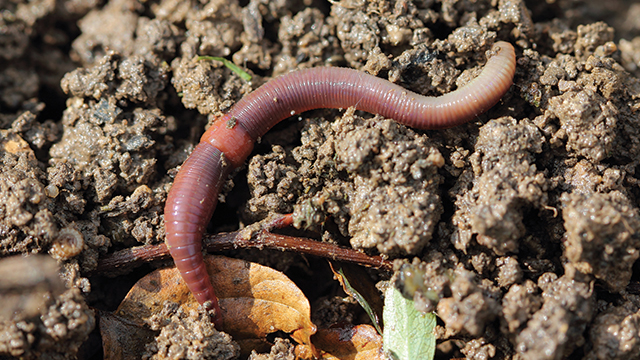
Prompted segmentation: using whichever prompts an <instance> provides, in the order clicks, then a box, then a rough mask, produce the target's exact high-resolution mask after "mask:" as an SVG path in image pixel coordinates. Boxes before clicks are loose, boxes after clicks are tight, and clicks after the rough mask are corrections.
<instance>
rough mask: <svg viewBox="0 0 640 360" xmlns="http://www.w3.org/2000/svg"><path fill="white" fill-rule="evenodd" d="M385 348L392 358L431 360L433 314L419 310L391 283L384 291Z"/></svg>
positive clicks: (434, 341) (432, 350)
mask: <svg viewBox="0 0 640 360" xmlns="http://www.w3.org/2000/svg"><path fill="white" fill-rule="evenodd" d="M382 317H383V321H384V335H383V339H384V349H385V351H386V352H387V353H388V354H389V356H391V358H393V359H397V360H410V359H425V360H429V359H433V356H434V354H435V348H436V339H435V335H434V328H435V326H436V316H435V315H434V314H433V313H428V314H425V313H422V312H420V311H418V310H416V308H415V307H414V304H413V300H412V299H407V298H405V297H404V296H403V295H402V293H401V292H400V291H399V290H398V289H397V288H396V287H395V286H393V285H389V287H388V288H387V290H386V291H385V299H384V310H383V313H382Z"/></svg>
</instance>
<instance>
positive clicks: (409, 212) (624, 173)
mask: <svg viewBox="0 0 640 360" xmlns="http://www.w3.org/2000/svg"><path fill="white" fill-rule="evenodd" d="M498 40H504V41H509V42H511V43H512V44H514V46H515V47H516V52H517V57H518V68H517V72H516V76H515V79H514V83H515V84H514V86H513V87H512V88H511V89H510V91H509V92H508V93H507V94H506V95H505V96H504V98H503V99H502V101H501V102H500V103H499V104H498V105H496V106H495V107H494V108H493V109H491V110H490V111H489V112H487V113H486V114H483V115H480V116H479V117H478V118H477V119H476V120H475V121H472V122H471V123H469V124H466V125H463V126H460V127H457V128H455V129H449V130H443V131H416V130H413V129H409V128H406V127H404V126H402V125H398V124H396V123H394V122H393V121H391V120H386V119H382V118H380V117H373V120H371V119H370V118H372V116H371V115H369V114H364V113H359V112H353V111H349V110H347V111H346V112H345V111H338V110H319V111H313V112H309V113H305V114H302V115H301V116H299V117H296V118H294V119H291V120H288V121H286V122H284V123H283V124H282V125H279V126H277V127H276V128H275V129H274V130H273V131H271V132H270V133H268V134H267V135H266V136H265V137H264V138H263V139H262V140H261V142H260V144H259V145H257V146H256V149H255V151H254V156H252V157H251V158H250V160H249V162H248V164H247V167H246V168H245V169H244V170H243V171H241V172H240V173H239V174H237V175H236V177H235V178H234V179H233V182H234V184H235V187H234V188H233V190H231V191H230V192H228V193H227V194H226V196H225V200H226V202H225V203H224V204H221V205H220V206H219V208H218V212H217V213H216V214H215V215H214V220H213V223H212V225H211V227H210V229H209V231H210V232H217V231H222V230H233V229H237V228H239V227H242V226H244V225H248V224H250V223H253V222H255V221H257V220H260V219H262V218H264V217H265V216H266V215H267V214H269V213H273V212H279V213H286V212H294V214H295V216H296V222H297V223H298V224H300V226H303V227H305V228H306V229H310V230H311V231H312V232H314V233H315V234H316V237H317V238H318V239H323V240H324V241H332V242H336V243H339V244H343V245H346V246H352V247H354V248H357V249H363V250H366V251H367V252H370V253H372V254H376V253H381V254H384V255H388V256H389V257H391V258H392V259H398V260H396V268H397V269H398V274H397V277H398V278H399V279H400V280H399V281H400V282H399V286H401V287H403V288H404V289H405V291H406V292H407V293H410V294H413V296H414V299H415V300H416V303H417V304H418V306H419V307H420V308H421V309H423V310H435V311H437V314H438V316H439V318H440V319H441V322H440V323H439V325H440V326H439V330H438V336H439V344H440V345H439V353H438V356H439V357H441V358H451V357H465V356H466V357H467V358H470V359H488V358H496V359H511V358H513V359H564V358H568V359H583V358H584V359H632V358H640V355H638V354H640V296H638V295H637V294H638V291H637V290H636V288H634V286H635V284H637V283H638V281H640V269H639V268H638V267H637V266H636V267H634V263H635V262H636V260H637V258H638V255H639V254H640V253H639V251H640V235H639V234H638V231H639V230H640V217H639V215H638V204H639V198H640V189H639V188H638V186H639V185H640V184H639V182H638V177H639V176H640V166H639V165H640V164H639V160H638V159H640V134H639V132H640V130H639V129H640V80H638V76H639V75H640V3H635V2H632V1H622V0H612V1H577V0H574V1H571V0H561V1H548V2H540V1H518V0H513V1H509V0H475V1H471V0H442V1H441V0H422V1H413V2H412V1H403V0H398V1H386V0H379V1H358V0H343V1H339V2H331V3H330V2H324V1H315V0H304V1H293V0H291V1H287V0H278V1H267V0H250V1H241V2H239V3H238V2H237V1H228V0H212V1H210V2H199V1H197V0H154V1H135V0H110V1H97V0H85V1H82V0H68V1H54V0H33V1H20V0H0V129H2V130H0V144H2V146H0V256H2V257H8V256H10V255H13V254H27V253H42V254H50V255H51V256H45V257H43V258H42V259H41V260H38V261H36V263H35V264H28V266H27V267H26V268H28V269H37V270H36V271H35V274H34V272H33V271H32V272H30V271H26V270H25V271H19V272H18V271H16V270H15V269H16V268H18V266H24V264H22V265H11V266H10V267H8V269H9V270H7V267H4V268H2V267H0V273H2V276H0V277H2V278H8V277H13V276H16V274H19V275H20V284H21V285H20V286H18V285H16V284H13V283H9V284H8V285H3V284H1V283H0V286H4V287H2V289H5V291H4V295H3V296H6V299H8V298H9V297H10V296H11V295H12V294H14V293H15V294H16V296H26V297H28V298H33V299H35V300H33V301H36V302H35V303H34V304H31V307H29V306H27V305H24V303H23V305H15V306H16V308H10V309H9V310H12V311H5V312H4V313H0V316H2V318H0V320H2V321H1V322H0V357H4V356H24V357H27V358H41V357H42V358H45V357H46V358H56V359H57V358H73V357H74V356H76V355H77V356H78V357H80V358H95V357H96V356H98V357H99V356H100V354H101V347H100V345H99V337H98V336H97V333H96V332H95V331H94V332H93V333H92V330H93V329H94V328H95V325H96V317H95V315H94V312H93V311H92V310H91V309H90V306H91V307H93V308H97V309H101V310H107V311H109V310H113V309H114V308H115V307H116V306H117V304H118V302H119V301H120V300H121V299H122V297H123V295H124V294H125V293H126V292H127V291H128V288H129V287H130V286H131V283H132V281H135V280H136V279H137V278H139V277H140V276H141V275H142V273H138V272H136V273H130V274H127V275H123V276H120V277H116V278H104V277H86V275H85V274H88V273H89V272H91V271H92V270H93V269H94V268H95V267H96V264H97V260H98V258H99V257H100V256H103V255H104V254H107V253H110V252H113V251H115V250H117V249H122V248H126V247H131V246H136V245H143V244H152V243H159V242H162V241H163V239H164V232H163V204H164V201H165V199H166V196H167V192H168V190H169V188H170V186H171V182H172V177H173V176H174V175H175V173H176V171H177V167H178V166H179V165H180V164H181V163H182V162H183V161H184V159H185V158H186V157H187V156H188V154H189V152H190V151H191V150H192V149H193V147H194V146H195V144H196V143H197V141H198V139H199V136H200V135H201V134H202V132H203V131H204V129H205V127H206V125H207V124H208V123H211V122H212V121H213V119H215V117H216V116H217V115H219V114H221V113H223V112H224V111H225V110H227V109H229V107H231V106H232V105H233V104H234V103H235V102H236V101H237V100H238V99H239V98H241V97H242V96H243V95H244V94H246V93H248V92H250V91H251V90H252V89H254V88H256V87H258V86H259V85H260V84H262V83H264V82H265V81H267V80H269V79H270V78H271V77H273V76H276V75H279V74H283V73H286V72H288V71H290V70H292V69H297V68H307V67H314V66H323V65H333V66H347V67H353V68H356V69H360V70H362V71H367V72H370V73H372V74H375V75H378V76H381V77H383V78H388V79H389V80H391V81H393V82H396V83H398V84H401V85H402V86H404V87H407V88H409V89H412V90H414V91H417V92H420V93H423V94H427V95H431V96H437V95H440V94H443V93H447V92H449V91H452V90H454V89H455V88H456V87H459V86H462V85H464V84H465V83H466V82H468V81H469V80H470V79H472V78H473V77H474V76H475V75H477V74H478V72H479V71H480V70H481V68H482V66H483V65H484V62H485V60H486V57H485V51H486V50H488V49H490V47H491V45H492V44H493V43H494V42H495V41H498ZM199 55H212V56H222V57H226V58H228V59H230V60H232V61H234V62H235V63H236V64H238V65H240V66H242V67H243V68H245V69H247V70H248V71H249V72H250V73H251V74H252V75H253V76H254V77H253V80H252V81H251V82H246V81H244V80H242V79H240V78H239V77H238V76H237V75H235V74H234V73H232V72H231V71H230V70H229V69H227V68H225V67H224V66H222V65H221V64H220V63H217V62H210V61H197V60H196V57H197V56H199ZM273 254H278V256H273ZM233 255H234V256H242V257H245V258H247V259H251V260H257V261H260V262H263V263H265V264H266V265H269V266H272V267H275V268H278V269H280V270H283V271H286V272H287V273H288V274H291V276H292V278H294V279H297V281H298V282H299V286H300V287H301V288H302V289H303V290H305V291H306V292H307V294H308V296H309V298H310V301H311V302H312V306H315V308H316V309H321V311H320V312H321V313H322V315H318V314H316V316H322V318H321V319H319V320H317V321H320V322H322V321H330V319H332V317H333V319H342V320H345V319H346V320H348V321H354V322H357V321H360V319H361V317H360V316H358V315H354V314H353V311H354V310H353V309H355V308H356V307H353V306H345V305H344V304H345V303H344V302H343V301H341V300H340V299H339V298H336V296H340V295H336V292H335V286H333V285H331V284H332V280H331V275H330V274H329V273H328V272H327V271H326V265H324V263H322V262H321V261H316V260H307V259H304V258H303V257H300V256H290V255H280V253H271V255H266V256H262V255H261V253H256V252H238V253H234V254H233ZM50 257H53V258H55V259H56V260H57V261H58V263H59V264H60V265H61V266H62V269H63V274H64V284H58V280H56V277H55V276H53V277H48V276H45V277H42V274H45V273H46V274H47V275H49V273H50V271H47V270H46V269H51V264H50ZM3 262H4V261H0V264H2V263H3ZM3 269H4V270H3ZM318 269H321V270H318ZM2 271H4V272H2ZM142 271H149V269H148V268H147V269H145V270H142ZM296 274H297V275H296ZM38 275H40V277H39V276H38ZM371 275H372V276H373V277H374V278H377V279H384V278H385V276H386V275H385V274H376V273H375V272H372V273H371ZM310 281H312V282H313V283H311V284H309V282H310ZM318 284H321V285H320V286H318ZM63 285H64V286H63ZM20 287H22V290H16V289H17V288H20ZM25 289H26V290H25ZM64 289H66V290H64ZM20 291H22V292H20ZM43 293H44V294H51V295H52V296H43V295H42V294H43ZM6 299H5V300H6ZM6 301H8V300H6ZM38 301H39V302H38ZM7 304H9V303H8V302H7ZM11 304H14V303H11ZM17 304H20V301H18V302H17ZM332 304H333V305H332ZM340 304H342V305H340ZM12 306H13V305H12ZM3 310H5V309H3ZM13 310H15V311H13ZM185 316H186V315H185V314H180V313H175V312H174V313H172V315H171V314H169V315H167V318H172V319H175V320H174V321H172V322H170V324H171V325H167V326H166V329H163V330H162V333H161V334H160V335H158V337H157V338H156V340H155V341H156V345H155V347H153V346H152V347H150V350H149V351H151V352H152V353H153V349H155V350H156V351H157V350H158V348H161V347H163V346H168V345H167V343H171V342H172V341H175V342H177V341H179V340H177V339H178V338H179V337H180V336H179V333H180V331H193V330H189V329H193V326H195V327H197V328H198V329H204V330H201V331H203V332H206V333H212V334H213V333H215V334H213V335H212V336H215V337H216V338H219V339H221V340H217V341H220V342H221V345H220V347H218V348H216V347H215V346H213V347H212V350H210V351H211V354H217V355H216V356H218V357H219V358H225V357H227V356H230V355H229V354H233V351H230V352H225V351H223V350H222V349H223V347H225V346H226V347H225V348H224V349H226V348H230V349H231V348H233V346H231V345H229V344H228V343H229V341H230V340H229V339H228V337H225V336H221V335H220V334H219V333H217V332H216V331H215V329H210V327H209V326H206V325H197V324H196V325H193V324H191V323H193V322H196V323H197V322H198V321H199V320H198V319H191V318H185ZM334 321H335V320H334ZM190 324H191V325H190ZM161 325H162V324H157V326H158V329H159V327H162V326H161ZM189 326H191V328H190V327H189ZM198 326H199V327H198ZM181 329H182V330H181ZM172 334H173V335H172ZM172 336H173V337H172ZM225 344H226V345H225ZM289 351H290V348H289V346H288V345H287V343H285V342H282V341H279V340H278V342H277V345H276V346H274V348H273V349H272V351H271V355H260V356H256V357H255V358H256V359H257V358H261V359H262V358H269V357H271V358H288V357H291V354H290V353H289ZM152 353H150V354H148V356H152V355H153V354H152ZM225 354H226V355H225Z"/></svg>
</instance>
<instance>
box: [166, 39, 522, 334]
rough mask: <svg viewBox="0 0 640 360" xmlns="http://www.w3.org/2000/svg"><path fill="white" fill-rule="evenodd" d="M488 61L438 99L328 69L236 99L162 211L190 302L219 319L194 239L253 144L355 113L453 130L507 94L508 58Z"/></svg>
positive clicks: (501, 55)
mask: <svg viewBox="0 0 640 360" xmlns="http://www.w3.org/2000/svg"><path fill="white" fill-rule="evenodd" d="M492 50H493V52H494V53H495V55H494V56H493V57H491V58H490V59H489V60H487V63H486V65H485V67H484V69H483V70H482V72H481V73H480V75H479V76H478V77H476V78H475V79H474V80H472V81H471V82H470V83H469V84H467V85H465V86H463V87H461V88H459V89H457V90H455V91H453V92H451V93H449V94H446V95H442V96H439V97H427V96H423V95H419V94H416V93H413V92H411V91H409V90H406V89H404V88H402V87H400V86H398V85H395V84H392V83H390V82H389V81H387V80H383V79H381V78H378V77H375V76H372V75H368V74H365V73H363V72H360V71H357V70H353V69H346V68H333V67H319V68H311V69H306V70H300V71H294V72H291V73H288V74H285V75H282V76H280V77H277V78H275V79H273V80H271V81H269V82H267V83H266V84H264V85H262V86H261V87H259V88H258V89H257V90H255V91H254V92H252V93H251V94H249V95H247V96H245V97H244V98H242V99H241V100H240V101H238V103H237V104H236V105H235V106H234V107H233V108H232V109H231V110H230V111H229V112H228V113H227V114H225V115H223V116H221V117H220V118H218V119H216V121H215V122H214V123H213V125H212V126H211V127H210V128H209V129H208V130H207V131H206V132H205V133H204V135H202V138H201V140H200V143H199V144H198V145H197V146H196V148H195V149H194V151H193V152H192V153H191V155H190V156H189V158H188V159H187V160H186V161H185V163H184V164H183V165H182V167H181V169H180V171H179V172H178V175H177V176H176V178H175V181H174V183H173V187H172V188H171V191H170V192H169V195H168V197H167V202H166V205H165V215H164V216H165V226H166V243H167V247H168V248H169V250H170V253H171V256H172V257H173V259H174V262H175V263H176V267H177V268H178V270H179V271H180V273H181V274H182V278H183V279H184V281H185V283H186V284H187V286H188V287H189V289H190V290H191V292H192V293H193V295H194V297H195V299H196V300H197V301H198V302H199V303H201V304H205V305H206V306H208V307H209V308H212V309H213V310H214V322H215V323H216V326H218V327H219V325H221V322H222V320H221V315H220V314H221V312H220V308H219V305H218V300H217V297H216V296H215V293H214V290H213V287H212V285H211V282H210V281H209V275H208V274H207V271H206V268H205V265H204V262H203V258H202V250H201V249H202V234H203V232H204V230H205V227H206V225H207V224H208V223H209V220H210V219H211V216H212V214H213V211H214V209H215V207H216V204H217V200H218V193H219V191H220V188H221V187H222V185H223V184H224V182H225V181H226V179H227V177H228V176H229V174H230V172H231V170H232V169H234V168H237V167H239V166H241V165H243V163H244V161H245V160H246V158H247V157H248V156H249V154H250V153H251V151H252V150H253V144H254V142H255V141H256V140H257V139H258V138H259V137H261V136H263V135H264V134H265V133H266V132H267V131H269V129H271V128H272V127H273V126H274V125H276V124H277V123H278V122H280V121H281V120H283V119H286V118H288V117H290V116H292V115H294V114H296V113H301V112H303V111H307V110H311V109H320V108H335V109H343V108H348V107H350V106H355V108H356V109H358V110H363V111H366V112H369V113H373V114H380V115H382V116H385V117H388V118H392V119H394V120H396V121H397V122H399V123H402V124H405V125H407V126H410V127H414V128H419V129H441V128H448V127H453V126H456V125H460V124H462V123H465V122H467V121H469V120H471V119H473V118H474V117H475V116H477V115H478V114H480V113H482V112H484V111H486V110H487V109H489V108H490V107H491V106H493V105H495V104H496V103H497V102H498V100H500V98H501V97H502V96H503V95H504V94H505V93H506V92H507V90H509V88H510V87H511V84H512V80H513V76H514V73H515V66H516V62H515V52H514V49H513V46H511V44H509V43H506V42H503V41H500V42H497V43H495V44H494V46H493V48H492Z"/></svg>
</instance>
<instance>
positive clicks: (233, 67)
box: [198, 56, 251, 81]
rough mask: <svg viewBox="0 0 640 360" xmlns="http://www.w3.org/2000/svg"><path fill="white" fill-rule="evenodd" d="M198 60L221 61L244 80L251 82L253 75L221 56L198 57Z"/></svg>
mask: <svg viewBox="0 0 640 360" xmlns="http://www.w3.org/2000/svg"><path fill="white" fill-rule="evenodd" d="M198 60H209V61H221V62H222V63H223V64H224V66H226V67H228V68H229V69H230V70H231V71H233V72H234V73H236V74H237V75H238V76H240V77H241V78H242V79H244V80H246V81H251V75H249V73H247V72H246V71H244V70H242V69H241V68H240V66H238V65H236V64H234V63H232V62H231V61H229V60H227V59H225V58H223V57H219V56H198Z"/></svg>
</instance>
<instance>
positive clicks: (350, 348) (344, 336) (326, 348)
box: [296, 325, 387, 360]
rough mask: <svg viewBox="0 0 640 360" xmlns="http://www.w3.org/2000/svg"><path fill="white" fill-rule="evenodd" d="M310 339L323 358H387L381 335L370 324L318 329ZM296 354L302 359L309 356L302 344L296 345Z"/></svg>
mask: <svg viewBox="0 0 640 360" xmlns="http://www.w3.org/2000/svg"><path fill="white" fill-rule="evenodd" d="M312 341H313V344H314V345H315V347H316V348H317V349H318V350H319V351H320V353H321V355H322V357H321V358H322V359H325V360H336V359H337V360H384V359H387V357H386V356H385V355H384V353H383V349H382V336H380V334H378V332H377V331H376V329H375V328H374V327H373V326H371V325H356V326H353V325H347V326H345V327H333V328H330V329H319V330H318V332H317V333H316V334H315V335H314V336H313V338H312ZM296 354H297V355H298V356H299V357H300V358H303V359H309V358H311V355H310V351H309V350H308V349H307V348H306V347H305V346H304V345H300V346H297V347H296Z"/></svg>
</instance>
